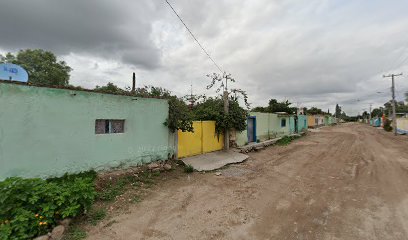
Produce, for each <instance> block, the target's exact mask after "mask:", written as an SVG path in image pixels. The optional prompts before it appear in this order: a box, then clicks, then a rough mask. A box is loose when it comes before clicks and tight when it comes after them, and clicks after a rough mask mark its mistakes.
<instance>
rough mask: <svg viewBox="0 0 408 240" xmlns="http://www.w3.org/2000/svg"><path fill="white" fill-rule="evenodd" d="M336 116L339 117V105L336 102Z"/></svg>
mask: <svg viewBox="0 0 408 240" xmlns="http://www.w3.org/2000/svg"><path fill="white" fill-rule="evenodd" d="M335 114H336V117H340V116H341V107H340V106H339V104H336V112H335Z"/></svg>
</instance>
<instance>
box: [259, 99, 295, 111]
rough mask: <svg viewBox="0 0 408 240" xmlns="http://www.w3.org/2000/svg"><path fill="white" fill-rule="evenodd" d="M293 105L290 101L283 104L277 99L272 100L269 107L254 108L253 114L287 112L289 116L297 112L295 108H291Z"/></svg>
mask: <svg viewBox="0 0 408 240" xmlns="http://www.w3.org/2000/svg"><path fill="white" fill-rule="evenodd" d="M290 105H292V103H290V102H289V101H287V100H286V101H283V102H278V101H277V100H276V99H271V100H269V104H268V106H267V107H256V108H253V109H252V111H253V112H269V113H275V112H286V113H289V114H293V113H295V112H296V108H295V107H291V106H290Z"/></svg>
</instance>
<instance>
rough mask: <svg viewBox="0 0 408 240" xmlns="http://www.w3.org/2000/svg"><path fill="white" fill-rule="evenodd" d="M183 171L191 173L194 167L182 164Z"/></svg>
mask: <svg viewBox="0 0 408 240" xmlns="http://www.w3.org/2000/svg"><path fill="white" fill-rule="evenodd" d="M184 172H185V173H192V172H194V167H193V166H191V165H185V166H184Z"/></svg>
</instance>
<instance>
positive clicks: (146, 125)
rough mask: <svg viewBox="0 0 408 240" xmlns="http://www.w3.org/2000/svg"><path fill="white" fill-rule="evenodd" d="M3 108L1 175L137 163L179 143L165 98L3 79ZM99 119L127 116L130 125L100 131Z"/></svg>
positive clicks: (157, 157)
mask: <svg viewBox="0 0 408 240" xmlns="http://www.w3.org/2000/svg"><path fill="white" fill-rule="evenodd" d="M0 109H1V111H0V122H1V125H0V164H1V168H0V179H4V178H6V177H11V176H22V177H48V176H59V175H62V174H64V173H65V172H79V171H84V170H89V169H96V170H101V169H105V168H110V167H117V166H127V165H136V164H141V163H146V162H151V161H154V160H161V159H167V158H168V154H172V153H173V149H174V140H173V139H174V135H170V134H169V131H168V129H167V127H165V126H164V125H163V122H164V121H165V119H166V118H167V115H168V103H167V101H166V100H162V99H143V98H135V97H129V96H118V95H109V94H100V93H93V92H85V91H71V90H64V89H53V88H41V87H33V86H26V85H18V84H10V83H0ZM96 119H125V131H124V133H117V134H98V135H97V134H95V120H96Z"/></svg>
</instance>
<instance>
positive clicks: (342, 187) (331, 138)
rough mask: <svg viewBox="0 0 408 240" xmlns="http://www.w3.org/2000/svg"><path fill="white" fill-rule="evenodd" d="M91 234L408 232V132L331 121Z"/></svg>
mask: <svg viewBox="0 0 408 240" xmlns="http://www.w3.org/2000/svg"><path fill="white" fill-rule="evenodd" d="M89 239H333V240H335V239H382V240H385V239H408V138H406V137H401V136H399V137H394V136H393V135H392V134H389V133H386V132H384V131H383V130H378V129H376V128H373V127H369V126H366V125H362V124H346V125H341V126H336V127H327V128H323V129H321V131H320V132H316V133H310V134H309V135H308V136H306V137H303V138H301V139H299V140H296V141H295V142H293V143H292V144H290V145H289V146H284V147H269V148H267V149H264V150H262V151H260V152H256V153H250V158H249V160H248V161H247V162H245V163H242V164H239V165H232V166H229V167H227V168H225V169H223V170H222V175H221V176H215V174H214V173H205V174H201V173H194V174H192V175H188V176H187V175H185V176H183V177H182V178H179V179H171V180H169V181H168V182H166V183H165V184H163V185H160V186H157V187H156V188H155V190H154V193H153V194H151V195H150V196H149V197H148V198H147V199H145V200H143V202H141V203H140V204H137V205H135V206H134V207H132V209H131V211H130V213H129V214H124V215H121V216H117V217H115V223H114V224H113V225H111V226H109V227H106V226H105V227H103V224H100V225H98V226H97V227H95V228H94V229H92V230H91V232H90V233H89Z"/></svg>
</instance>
